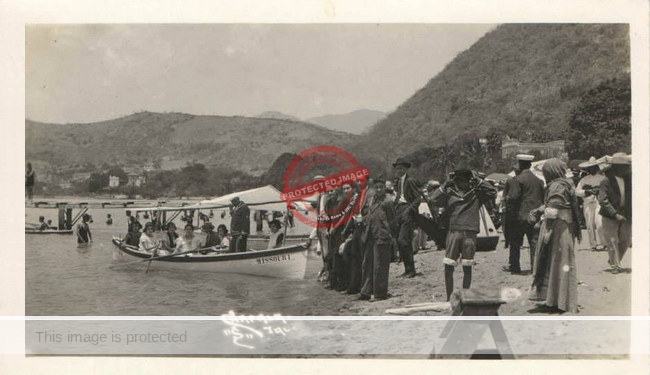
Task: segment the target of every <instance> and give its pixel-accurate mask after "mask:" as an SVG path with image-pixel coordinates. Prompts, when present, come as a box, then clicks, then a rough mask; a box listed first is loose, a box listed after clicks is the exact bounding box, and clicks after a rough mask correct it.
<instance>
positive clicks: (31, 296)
mask: <svg viewBox="0 0 650 375" xmlns="http://www.w3.org/2000/svg"><path fill="white" fill-rule="evenodd" d="M78 211H79V210H78V209H75V210H74V212H73V216H74V214H76V213H77V212H78ZM25 213H26V217H25V221H26V222H34V223H35V222H37V221H38V217H39V216H40V215H43V216H45V217H46V219H52V221H53V222H54V223H56V222H57V211H56V210H52V209H43V208H26V209H25ZM89 213H90V214H91V215H92V216H93V220H94V222H93V223H91V224H90V228H91V232H92V235H93V239H94V242H93V244H92V245H91V246H89V247H78V246H77V243H76V237H75V235H74V234H73V235H25V288H26V290H25V313H26V315H167V316H174V315H208V316H219V315H221V314H224V313H228V311H229V310H234V311H236V312H237V313H240V314H260V313H263V314H274V313H283V312H284V311H285V310H286V309H287V307H288V306H295V305H296V304H304V303H306V301H308V300H309V294H310V292H311V291H312V290H313V289H314V288H316V287H317V285H316V284H317V283H315V282H314V281H313V280H311V279H313V277H308V278H306V279H305V280H288V279H275V278H266V277H256V276H248V275H238V274H225V273H215V272H209V271H204V272H198V271H193V272H191V271H189V270H184V269H182V268H180V267H178V268H174V269H170V268H163V267H157V266H156V263H155V262H153V263H152V264H151V268H150V270H149V273H145V269H146V262H143V263H142V264H133V265H129V266H124V267H121V266H120V267H115V266H116V265H117V264H121V263H120V262H116V261H115V260H114V259H113V257H114V254H113V252H114V251H115V249H114V246H113V244H112V243H111V238H112V237H113V236H116V235H119V236H122V235H123V234H124V233H125V232H126V227H127V224H126V215H125V213H124V210H123V209H115V208H113V209H109V208H106V209H101V208H100V209H95V208H90V210H89ZM107 213H110V214H111V215H112V216H113V225H107V224H106V223H105V221H106V214H107ZM227 220H229V217H226V218H225V219H221V218H220V211H219V212H217V211H215V216H214V218H213V219H211V221H212V222H213V223H214V224H215V226H217V225H218V224H221V223H225V224H226V225H228V223H227ZM140 222H141V223H143V224H144V222H146V220H145V219H143V218H142V216H141V217H140ZM175 223H176V225H177V226H178V227H179V228H181V227H182V225H180V224H181V223H182V222H180V221H179V220H178V219H177V220H175ZM251 229H253V230H254V229H255V223H252V224H251ZM264 229H265V230H266V231H268V227H267V226H266V223H265V224H264ZM308 232H309V228H308V227H307V226H306V225H304V224H302V223H300V222H299V221H298V220H296V228H293V229H289V230H288V232H287V233H288V234H303V233H308ZM311 257H312V258H313V259H310V260H309V262H308V265H307V274H308V275H312V274H315V273H317V271H318V269H319V268H320V265H321V264H322V263H321V261H320V259H319V258H317V257H316V256H315V255H311ZM122 263H123V262H122ZM111 266H113V267H111ZM312 276H313V275H312Z"/></svg>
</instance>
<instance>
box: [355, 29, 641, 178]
mask: <svg viewBox="0 0 650 375" xmlns="http://www.w3.org/2000/svg"><path fill="white" fill-rule="evenodd" d="M628 34H629V29H628V27H627V25H617V24H597V25H595V24H575V25H574V24H508V25H502V26H499V27H497V28H496V29H495V30H493V31H492V32H490V33H488V34H486V35H485V36H484V37H483V38H481V39H480V40H479V41H477V42H476V43H475V44H474V45H472V47H470V48H469V49H468V50H466V51H464V52H462V53H461V54H459V55H458V56H457V57H456V58H455V59H454V60H453V61H452V62H450V63H449V64H448V65H447V66H446V67H445V69H444V70H443V71H442V72H440V73H439V74H438V75H437V76H435V77H434V78H432V79H431V80H430V81H429V82H428V83H427V84H426V85H425V86H424V87H423V88H422V89H420V90H419V91H417V92H416V93H415V94H414V95H413V96H411V97H410V98H409V99H408V100H407V101H406V102H404V103H403V104H402V105H401V106H400V107H399V108H398V109H397V110H395V111H394V112H392V113H391V114H389V115H388V116H387V117H386V118H385V119H384V120H382V121H380V122H379V123H378V124H376V125H375V126H374V127H372V128H371V129H370V131H369V132H368V134H367V135H364V136H362V137H361V138H360V139H359V140H358V143H357V144H356V145H355V146H354V149H355V150H356V151H357V152H358V154H359V155H358V157H374V158H379V159H381V160H382V161H383V163H384V165H386V166H388V165H389V163H390V162H392V161H393V160H394V159H395V158H396V157H398V156H405V155H409V154H412V153H415V152H417V151H418V150H420V149H428V150H430V151H431V150H434V149H435V150H437V151H439V150H438V149H437V148H438V147H443V146H445V145H447V146H448V147H449V148H450V149H451V151H452V154H454V156H456V157H458V156H459V153H460V143H466V141H467V139H468V138H472V137H473V138H478V137H480V136H485V135H487V134H488V133H498V134H501V135H502V136H505V135H506V134H507V135H509V136H511V137H514V138H517V139H520V140H523V141H545V140H546V139H565V138H566V131H567V130H568V128H569V122H570V120H571V114H572V112H573V111H574V109H575V107H576V106H577V105H578V104H579V103H580V102H581V101H582V100H583V99H582V97H583V96H584V95H586V93H587V92H589V91H590V90H592V89H594V88H596V87H598V86H599V85H600V84H601V83H602V82H605V81H608V80H611V79H620V80H623V81H625V79H626V77H627V79H628V80H629V75H628V74H629V70H630V46H629V35H628ZM387 89H389V88H387ZM457 143H458V144H457ZM610 152H612V151H610ZM437 153H438V152H435V153H433V154H437ZM424 154H427V155H430V154H431V153H430V152H424ZM430 156H434V155H430ZM581 156H583V157H584V155H581ZM587 156H588V155H587ZM434 157H435V156H434ZM436 163H438V164H440V160H437V161H436ZM427 169H434V170H435V171H437V173H438V174H440V173H441V169H440V168H434V167H432V166H431V168H427ZM429 172H431V171H429Z"/></svg>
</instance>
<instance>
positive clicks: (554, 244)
mask: <svg viewBox="0 0 650 375" xmlns="http://www.w3.org/2000/svg"><path fill="white" fill-rule="evenodd" d="M542 172H543V174H544V178H545V179H546V190H545V196H544V205H543V206H542V207H540V208H539V209H538V210H539V211H540V212H543V216H542V223H541V227H540V232H539V240H538V242H537V249H536V250H537V251H536V256H535V267H534V273H533V286H532V287H533V290H532V292H533V293H534V294H535V297H536V298H534V299H537V300H541V301H544V302H545V305H544V306H543V307H544V308H545V309H547V310H549V311H551V310H554V311H558V310H559V311H558V312H571V313H577V312H578V278H577V273H576V263H575V240H576V238H578V241H579V240H580V238H581V235H580V227H579V225H580V224H579V222H578V220H577V212H578V202H577V198H576V194H575V187H574V185H573V182H572V181H571V180H570V179H568V178H566V177H565V173H566V165H565V164H564V163H563V162H562V161H560V160H559V159H550V160H549V161H547V162H546V163H544V166H543V167H542Z"/></svg>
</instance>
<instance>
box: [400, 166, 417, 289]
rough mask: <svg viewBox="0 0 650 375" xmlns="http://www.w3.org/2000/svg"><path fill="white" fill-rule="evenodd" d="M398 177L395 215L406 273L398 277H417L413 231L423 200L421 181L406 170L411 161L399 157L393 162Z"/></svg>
mask: <svg viewBox="0 0 650 375" xmlns="http://www.w3.org/2000/svg"><path fill="white" fill-rule="evenodd" d="M393 167H394V168H395V171H396V175H397V177H396V178H395V180H394V182H393V184H394V187H395V215H396V221H397V229H396V232H397V233H396V234H397V238H396V240H397V248H398V249H399V254H400V257H401V258H402V261H403V262H404V273H403V274H401V275H399V276H398V277H408V278H412V277H415V275H416V274H415V261H414V260H413V231H414V230H415V226H416V225H415V215H417V213H418V207H419V205H420V202H421V200H422V192H421V190H420V189H421V186H420V183H419V182H418V181H417V180H416V179H414V178H413V177H411V176H409V175H408V174H407V173H406V172H407V170H408V169H409V168H411V163H409V162H407V161H406V160H405V159H403V158H398V159H397V161H396V162H395V163H394V164H393Z"/></svg>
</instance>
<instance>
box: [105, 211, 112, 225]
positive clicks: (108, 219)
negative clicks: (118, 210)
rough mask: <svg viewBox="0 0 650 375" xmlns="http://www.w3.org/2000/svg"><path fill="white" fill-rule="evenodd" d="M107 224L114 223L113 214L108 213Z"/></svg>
mask: <svg viewBox="0 0 650 375" xmlns="http://www.w3.org/2000/svg"><path fill="white" fill-rule="evenodd" d="M106 225H113V218H112V217H111V214H106Z"/></svg>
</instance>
